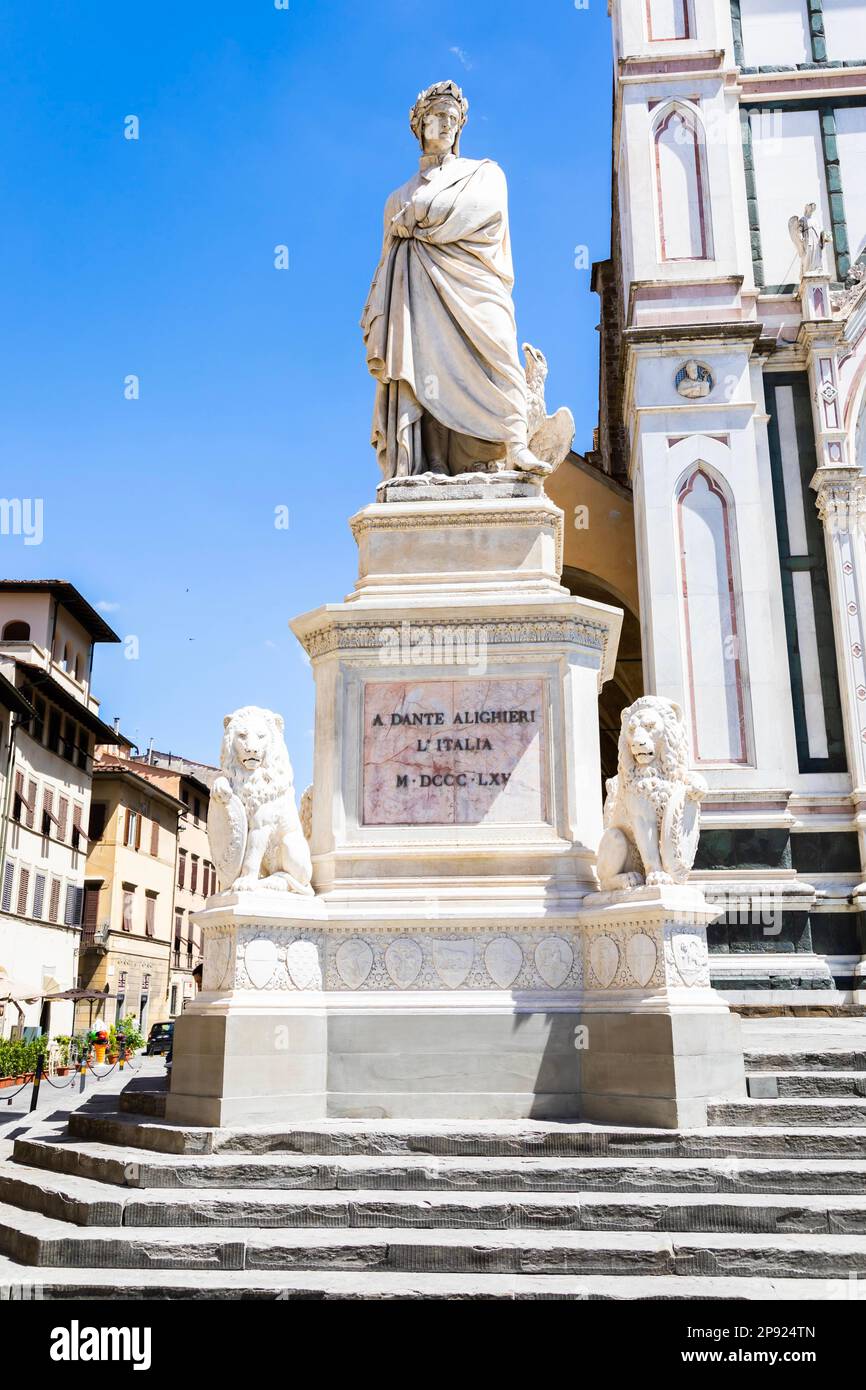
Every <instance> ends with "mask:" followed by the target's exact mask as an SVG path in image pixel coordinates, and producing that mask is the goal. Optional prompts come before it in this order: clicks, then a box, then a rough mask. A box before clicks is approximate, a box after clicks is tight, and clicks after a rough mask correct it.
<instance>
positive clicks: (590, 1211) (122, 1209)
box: [0, 1165, 866, 1235]
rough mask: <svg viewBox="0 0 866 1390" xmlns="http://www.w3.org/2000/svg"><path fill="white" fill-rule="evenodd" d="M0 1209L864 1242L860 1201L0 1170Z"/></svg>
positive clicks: (151, 1218) (154, 1223) (182, 1221)
mask: <svg viewBox="0 0 866 1390" xmlns="http://www.w3.org/2000/svg"><path fill="white" fill-rule="evenodd" d="M0 1202H2V1203H5V1204H7V1205H8V1206H10V1207H16V1208H17V1209H19V1210H21V1211H31V1212H41V1213H42V1214H43V1215H44V1216H48V1217H52V1218H53V1219H54V1220H58V1221H65V1222H69V1223H71V1224H73V1225H76V1226H88V1227H91V1226H124V1227H126V1228H130V1227H148V1228H151V1227H157V1228H163V1227H164V1228H168V1227H188V1226H194V1227H206V1226H209V1227H214V1226H218V1227H245V1228H246V1227H254V1228H256V1229H270V1228H277V1227H278V1228H281V1229H290V1228H308V1227H314V1226H321V1227H323V1228H327V1229H334V1228H337V1227H344V1228H355V1227H358V1228H361V1227H373V1228H377V1229H386V1228H391V1227H395V1228H400V1227H409V1228H413V1229H428V1228H430V1229H434V1228H436V1229H439V1228H442V1229H444V1228H448V1229H458V1228H463V1227H471V1228H473V1229H478V1230H486V1231H489V1230H545V1229H557V1230H574V1231H619V1230H631V1231H707V1232H712V1231H717V1232H720V1233H726V1232H728V1233H729V1232H735V1231H745V1232H758V1231H763V1232H767V1233H771V1234H772V1233H794V1232H800V1233H808V1234H812V1235H822V1234H823V1235H833V1234H840V1235H866V1195H864V1194H863V1193H861V1194H860V1195H857V1196H837V1195H836V1194H835V1193H833V1194H832V1195H830V1194H828V1193H824V1194H821V1195H812V1196H800V1195H799V1194H797V1195H796V1196H788V1197H781V1196H769V1195H765V1194H758V1195H756V1194H752V1193H742V1194H736V1193H726V1194H715V1193H694V1194H687V1195H681V1194H676V1193H655V1192H642V1193H637V1194H630V1193H623V1192H614V1193H599V1192H593V1193H588V1192H584V1193H579V1194H577V1193H538V1192H524V1193H519V1194H514V1193H502V1192H490V1193H484V1192H431V1191H423V1190H422V1191H415V1192H406V1191H393V1192H390V1191H388V1190H387V1189H382V1190H379V1191H365V1190H363V1189H356V1190H352V1191H346V1190H342V1191H319V1192H309V1191H306V1190H295V1191H282V1192H281V1191H273V1190H268V1189H262V1188H258V1189H244V1188H240V1189H230V1188H226V1189H220V1188H214V1189H211V1190H210V1191H206V1192H203V1191H201V1190H200V1189H195V1190H186V1189H171V1190H166V1189H162V1190H157V1191H153V1190H148V1189H130V1188H120V1187H117V1188H114V1187H108V1186H107V1185H106V1184H105V1183H101V1182H94V1181H92V1180H90V1179H88V1178H74V1177H56V1176H48V1175H46V1174H45V1173H44V1172H43V1171H42V1170H40V1169H35V1168H22V1167H15V1168H13V1166H12V1165H8V1169H0Z"/></svg>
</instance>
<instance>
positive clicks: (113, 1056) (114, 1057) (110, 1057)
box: [108, 1052, 117, 1062]
mask: <svg viewBox="0 0 866 1390" xmlns="http://www.w3.org/2000/svg"><path fill="white" fill-rule="evenodd" d="M108 1060H109V1062H116V1061H117V1053H116V1052H109V1054H108Z"/></svg>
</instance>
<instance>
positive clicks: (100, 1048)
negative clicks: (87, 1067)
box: [93, 1043, 105, 1065]
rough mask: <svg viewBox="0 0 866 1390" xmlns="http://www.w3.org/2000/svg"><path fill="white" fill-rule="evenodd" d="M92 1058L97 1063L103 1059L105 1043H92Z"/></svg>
mask: <svg viewBox="0 0 866 1390" xmlns="http://www.w3.org/2000/svg"><path fill="white" fill-rule="evenodd" d="M93 1058H94V1061H95V1062H96V1063H97V1064H98V1065H99V1064H101V1063H102V1062H104V1061H105V1043H94V1044H93Z"/></svg>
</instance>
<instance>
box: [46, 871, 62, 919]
mask: <svg viewBox="0 0 866 1390" xmlns="http://www.w3.org/2000/svg"><path fill="white" fill-rule="evenodd" d="M59 909H60V879H59V878H53V879H52V880H51V897H50V898H49V900H48V919H49V921H51V922H56V921H57V913H58V911H59Z"/></svg>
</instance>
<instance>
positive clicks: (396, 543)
mask: <svg viewBox="0 0 866 1390" xmlns="http://www.w3.org/2000/svg"><path fill="white" fill-rule="evenodd" d="M379 499H380V500H378V501H377V502H375V503H373V504H371V505H370V506H368V507H365V508H364V509H363V511H362V512H360V513H359V514H358V515H357V516H356V517H354V518H353V520H352V528H353V531H354V534H355V537H356V540H357V541H358V547H359V556H360V562H359V576H358V581H357V584H356V587H355V590H354V591H353V593H352V594H351V595H350V596H349V597H348V599H347V600H346V601H345V602H344V603H339V604H328V605H326V606H325V607H323V608H319V609H317V610H316V611H315V612H313V613H308V614H305V615H304V616H303V617H301V618H298V619H296V620H295V622H293V624H292V628H293V631H294V632H295V634H296V635H297V637H298V638H299V640H300V641H301V642H302V644H303V646H304V648H305V649H306V651H307V652H308V654H309V656H310V660H311V664H312V668H313V672H314V676H315V681H316V731H315V766H314V789H315V790H314V796H313V809H312V833H311V850H312V857H313V884H314V887H315V889H316V893H317V896H316V898H315V899H313V900H306V901H305V900H301V899H300V898H298V897H296V896H294V895H291V894H287V893H286V894H278V893H275V892H270V893H269V892H261V891H260V892H257V893H254V894H248V893H245V894H240V895H236V896H231V895H223V896H222V897H220V898H212V899H210V900H209V903H208V907H207V909H206V910H205V911H204V912H202V913H200V914H198V916H197V921H198V922H199V923H200V925H201V928H202V932H203V941H204V955H205V972H204V986H203V991H202V993H201V995H200V996H199V997H198V999H197V1000H196V1001H195V1002H194V1004H193V1005H192V1006H191V1007H190V1008H188V1009H187V1010H186V1011H185V1013H184V1015H183V1016H182V1018H181V1019H180V1020H178V1023H177V1034H176V1042H175V1062H174V1075H173V1078H172V1088H171V1095H170V1099H169V1106H168V1118H169V1119H173V1120H178V1121H180V1120H183V1121H185V1122H187V1123H200V1124H237V1123H242V1122H245V1123H255V1122H257V1121H259V1122H265V1121H267V1122H274V1121H285V1120H288V1121H291V1120H293V1119H309V1118H323V1117H358V1118H368V1119H379V1118H388V1119H390V1118H410V1119H411V1118H455V1119H467V1120H478V1119H494V1118H509V1119H512V1118H513V1119H517V1118H523V1117H533V1118H539V1119H541V1118H544V1119H569V1118H574V1119H576V1118H587V1117H592V1118H595V1117H596V1116H597V1117H599V1118H608V1119H617V1120H621V1121H622V1122H624V1123H627V1122H635V1123H638V1122H640V1123H643V1122H645V1121H646V1120H647V1118H648V1116H650V1115H651V1116H652V1117H653V1120H652V1122H654V1123H658V1124H664V1125H673V1124H677V1123H682V1122H683V1120H684V1117H695V1118H696V1117H697V1116H698V1114H699V1113H700V1099H701V1098H703V1097H704V1096H705V1093H706V1086H707V1084H708V1082H709V1079H710V1076H711V1072H710V1070H708V1067H707V1065H705V1064H704V1062H703V1061H702V1060H701V1061H698V1062H695V1060H694V1054H707V1055H710V1054H712V1056H715V1055H716V1054H717V1053H718V1054H721V1053H723V1052H724V1051H725V1046H724V1045H723V1043H722V1033H723V1032H724V1030H725V1029H726V1028H728V1029H730V1017H729V1015H728V1013H727V1009H726V1007H725V1005H724V1004H723V1003H722V1001H721V1000H719V999H718V997H717V996H714V995H713V994H712V991H710V990H709V987H708V983H707V986H706V988H705V989H700V990H696V988H695V987H694V985H693V984H692V983H689V982H686V983H683V982H682V981H681V982H680V985H676V984H675V982H674V976H673V974H671V975H670V976H668V975H665V976H664V979H663V981H662V984H660V985H656V984H655V983H654V984H653V985H652V987H651V988H649V990H647V989H646V988H645V987H644V985H643V984H641V985H638V984H636V983H635V978H633V976H629V977H628V982H626V977H624V976H619V975H618V974H617V970H614V972H613V974H612V975H611V980H610V981H609V982H608V983H607V984H602V983H600V982H599V980H598V977H597V971H598V969H602V971H603V969H604V967H603V965H602V964H601V956H602V955H604V953H605V952H607V953H610V952H611V951H616V950H618V949H619V948H618V947H617V946H616V945H615V938H616V935H617V933H618V932H621V931H624V930H625V927H624V925H623V924H624V922H625V921H628V922H629V923H630V924H632V926H631V928H630V930H632V928H634V924H635V923H637V922H638V921H640V922H642V923H644V928H645V930H644V937H643V940H644V942H646V943H647V944H646V945H642V944H641V943H640V942H638V943H637V945H636V946H635V945H633V946H631V947H630V948H627V947H626V946H624V947H623V950H624V951H625V955H624V956H623V959H624V960H627V959H631V958H632V957H634V956H635V952H636V951H638V952H640V951H641V950H642V951H643V952H644V955H643V956H642V957H641V959H642V961H643V963H644V965H646V963H647V961H648V954H647V952H648V950H649V949H651V947H652V942H653V941H654V942H656V954H657V958H658V961H659V962H665V961H666V960H667V955H666V950H667V938H666V937H665V936H664V933H665V932H666V931H668V928H669V927H670V926H671V924H672V922H673V919H672V918H671V916H670V914H671V911H672V910H673V909H672V908H671V907H670V905H669V903H668V900H667V898H665V899H664V900H663V901H661V900H659V897H658V895H657V894H656V895H655V896H651V899H650V900H648V901H647V902H646V903H641V904H639V905H637V906H635V905H632V906H631V907H630V908H629V909H628V911H627V912H626V913H625V915H623V911H622V910H621V909H620V907H619V906H617V905H613V906H610V907H605V906H602V905H601V904H600V903H599V904H598V905H597V906H596V907H595V908H593V910H592V912H588V910H587V907H586V905H585V900H586V897H587V894H591V893H592V892H593V891H594V890H595V887H596V880H595V874H594V860H595V852H596V848H597V845H598V841H599V837H600V835H601V829H602V824H601V777H600V771H599V766H600V759H599V746H598V692H599V689H600V687H601V684H602V682H603V681H605V680H606V679H608V678H609V677H610V675H611V674H612V672H613V666H614V659H615V653H616V644H617V639H618V635H619V626H620V621H621V613H620V612H619V610H617V609H614V608H610V607H608V606H606V605H604V604H598V603H592V602H589V601H586V600H582V599H578V598H574V597H572V595H571V594H569V593H568V591H567V590H566V589H564V588H563V587H562V585H561V584H560V582H559V576H560V566H561V547H562V525H563V517H562V513H561V512H560V510H559V509H558V508H557V507H556V506H555V505H554V504H553V503H552V502H551V501H550V500H549V499H548V498H547V497H545V496H544V494H543V492H542V491H541V489H540V488H539V486H538V484H537V483H534V482H531V481H528V480H527V479H526V478H525V477H518V476H511V475H508V474H499V475H497V476H496V477H495V478H492V479H491V478H485V479H478V478H472V477H465V476H464V477H463V478H461V479H453V478H449V479H429V478H428V479H420V480H416V479H407V480H401V481H394V482H391V483H388V484H385V485H383V486H382V488H380V491H379ZM699 897H700V895H697V897H694V896H693V898H690V899H689V902H690V903H692V905H694V904H695V903H697V900H698V898H699ZM700 902H701V903H702V902H703V899H700ZM704 911H705V912H706V908H705V905H704ZM665 913H667V916H665ZM677 920H678V919H677ZM704 920H705V918H703V917H702V918H701V922H702V923H703V921H704ZM686 930H687V929H686V928H685V927H682V931H683V932H684V933H685V932H686ZM700 931H701V933H703V926H701V928H700ZM632 934H633V935H634V934H635V932H634V930H632ZM663 939H664V942H665V944H664V945H662V944H661V943H662V941H663ZM683 939H685V937H684V938H683ZM700 940H701V943H702V947H703V951H704V956H705V954H706V942H705V940H704V937H703V934H701V938H700ZM605 942H607V943H608V944H605ZM689 950H690V948H688V947H679V946H678V947H677V948H676V951H675V952H674V955H673V956H672V957H671V964H670V967H669V969H670V971H671V972H673V971H674V970H675V969H678V968H680V964H681V966H682V969H683V970H687V969H688V966H689V960H691V956H690V954H689ZM629 951H630V955H629ZM681 956H682V961H681V962H680V957H681ZM660 968H661V966H658V965H656V966H653V967H652V969H651V970H650V972H649V974H648V975H647V980H648V981H649V980H650V979H652V980H653V981H654V982H655V981H656V976H657V973H658V970H659V969H660ZM667 968H668V967H665V969H667ZM587 969H591V971H592V972H593V974H592V982H591V983H590V984H589V987H588V989H587V978H586V972H587ZM617 969H619V967H617ZM615 982H618V983H616V986H615V987H614V988H613V989H611V986H612V985H614V983H615ZM620 986H621V987H620ZM678 989H679V991H680V993H682V995H683V999H682V1000H679V998H678V997H675V996H676V995H677V990H678ZM686 998H687V999H688V1005H687V1004H686ZM599 1001H601V1004H600V1003H599ZM602 1005H603V1007H602ZM587 1020H589V1023H588V1024H587ZM585 1026H588V1027H589V1030H590V1031H589V1039H590V1045H589V1047H588V1048H583V1047H582V1041H581V1040H582V1038H583V1028H584V1027H585ZM690 1029H691V1031H690ZM714 1029H715V1032H714V1031H713V1030H714ZM726 1036H727V1035H726ZM731 1046H733V1043H731ZM647 1052H654V1053H655V1055H656V1056H657V1058H658V1062H657V1065H656V1066H655V1069H654V1070H653V1068H652V1067H650V1068H647V1066H646V1064H645V1056H644V1054H646V1053H647ZM635 1056H640V1057H641V1058H642V1059H643V1064H644V1072H645V1074H644V1075H643V1077H642V1079H641V1078H637V1079H635V1080H634V1081H633V1082H630V1081H629V1078H628V1077H627V1076H624V1074H623V1068H624V1067H626V1066H627V1065H628V1063H627V1061H626V1059H628V1058H629V1057H635ZM740 1067H741V1068H742V1055H741V1054H740ZM637 1070H638V1068H637V1067H635V1068H633V1071H634V1072H637ZM717 1074H718V1075H721V1072H718V1073H717ZM728 1085H729V1079H728V1073H727V1072H726V1073H725V1076H724V1086H723V1093H724V1094H730V1091H729V1090H728V1089H727V1087H728ZM683 1096H687V1097H688V1102H689V1103H688V1104H687V1103H685V1102H684V1101H681V1097H683ZM692 1101H694V1103H693V1104H692V1103H691V1102H692ZM587 1106H588V1107H589V1109H587ZM606 1107H607V1108H606ZM590 1112H591V1114H590ZM703 1113H704V1114H705V1111H704V1112H703Z"/></svg>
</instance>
